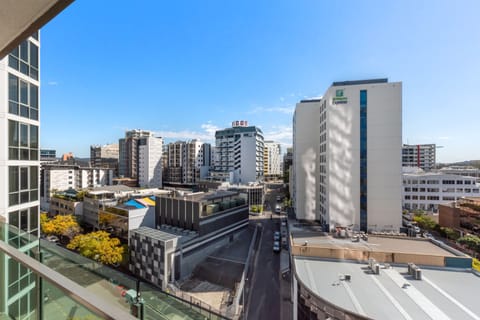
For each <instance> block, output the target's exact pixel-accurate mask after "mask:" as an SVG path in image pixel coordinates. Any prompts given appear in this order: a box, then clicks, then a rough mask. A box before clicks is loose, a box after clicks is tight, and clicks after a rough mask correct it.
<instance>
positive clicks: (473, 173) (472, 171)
mask: <svg viewBox="0 0 480 320" xmlns="http://www.w3.org/2000/svg"><path fill="white" fill-rule="evenodd" d="M438 172H440V173H443V174H455V175H459V176H465V177H474V178H475V180H476V181H477V183H480V169H478V168H475V167H471V166H449V167H444V168H441V169H439V170H438Z"/></svg>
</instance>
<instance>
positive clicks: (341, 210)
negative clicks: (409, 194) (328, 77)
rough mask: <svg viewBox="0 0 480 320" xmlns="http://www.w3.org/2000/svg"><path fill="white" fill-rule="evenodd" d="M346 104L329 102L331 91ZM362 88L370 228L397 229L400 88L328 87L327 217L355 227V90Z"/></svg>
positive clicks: (357, 165) (357, 136)
mask: <svg viewBox="0 0 480 320" xmlns="http://www.w3.org/2000/svg"><path fill="white" fill-rule="evenodd" d="M339 89H340V90H343V96H344V97H346V98H347V101H348V102H347V103H343V104H334V103H333V98H334V97H335V95H336V90H339ZM361 90H367V175H368V176H367V181H368V191H367V203H368V209H367V212H368V229H369V230H398V229H399V227H400V226H401V174H402V172H401V168H402V165H401V147H402V84H401V83H374V84H360V85H346V86H335V87H333V86H332V87H330V88H329V89H328V90H327V92H326V94H325V95H324V99H325V100H326V103H327V114H328V116H327V142H328V146H327V159H328V160H327V168H326V169H327V177H328V199H327V202H328V215H329V216H328V218H329V221H330V228H333V227H334V226H335V224H339V225H342V226H349V225H353V227H354V228H359V227H360V91H361Z"/></svg>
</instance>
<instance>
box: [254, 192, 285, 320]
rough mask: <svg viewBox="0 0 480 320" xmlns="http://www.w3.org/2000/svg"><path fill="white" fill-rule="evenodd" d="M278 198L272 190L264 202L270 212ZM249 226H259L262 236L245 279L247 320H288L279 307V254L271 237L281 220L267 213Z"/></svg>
mask: <svg viewBox="0 0 480 320" xmlns="http://www.w3.org/2000/svg"><path fill="white" fill-rule="evenodd" d="M277 195H282V193H281V188H278V189H272V190H271V192H269V193H268V194H267V195H266V200H265V201H266V202H267V203H268V204H269V207H270V208H271V210H274V208H275V205H276V203H277V202H276V196H277ZM271 216H272V218H270V217H271ZM251 223H254V224H258V223H260V224H261V225H262V228H261V230H262V233H261V235H260V242H259V248H258V250H257V254H256V256H255V260H254V268H253V272H252V274H251V279H248V281H249V284H248V285H249V287H250V292H249V294H248V296H249V297H248V300H247V317H246V319H289V318H290V315H283V314H281V312H280V310H281V303H284V301H283V299H282V297H281V284H280V281H281V280H280V279H281V277H280V254H279V253H274V252H273V233H274V232H275V231H279V230H280V216H279V215H276V214H275V213H273V214H272V212H271V211H270V210H268V211H265V212H264V215H263V216H260V217H252V218H251ZM282 250H285V249H282ZM286 303H288V302H286Z"/></svg>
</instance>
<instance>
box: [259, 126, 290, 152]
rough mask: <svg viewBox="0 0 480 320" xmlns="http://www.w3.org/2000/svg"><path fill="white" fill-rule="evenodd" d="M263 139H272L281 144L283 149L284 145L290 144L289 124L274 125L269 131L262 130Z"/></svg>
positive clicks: (288, 145)
mask: <svg viewBox="0 0 480 320" xmlns="http://www.w3.org/2000/svg"><path fill="white" fill-rule="evenodd" d="M263 135H264V137H265V140H273V141H275V142H278V143H280V144H281V145H282V148H283V149H284V150H285V148H286V147H291V146H292V137H293V129H292V127H291V126H275V127H272V129H271V130H269V131H264V132H263Z"/></svg>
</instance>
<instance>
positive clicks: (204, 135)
mask: <svg viewBox="0 0 480 320" xmlns="http://www.w3.org/2000/svg"><path fill="white" fill-rule="evenodd" d="M200 128H202V130H203V131H191V130H180V131H173V130H162V131H155V135H156V136H159V137H162V138H164V139H169V140H175V139H177V140H193V139H197V140H200V141H202V142H209V143H213V142H215V131H217V130H219V129H220V128H219V127H218V126H216V125H214V124H212V123H211V122H210V121H209V122H207V123H204V124H202V125H201V126H200Z"/></svg>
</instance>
